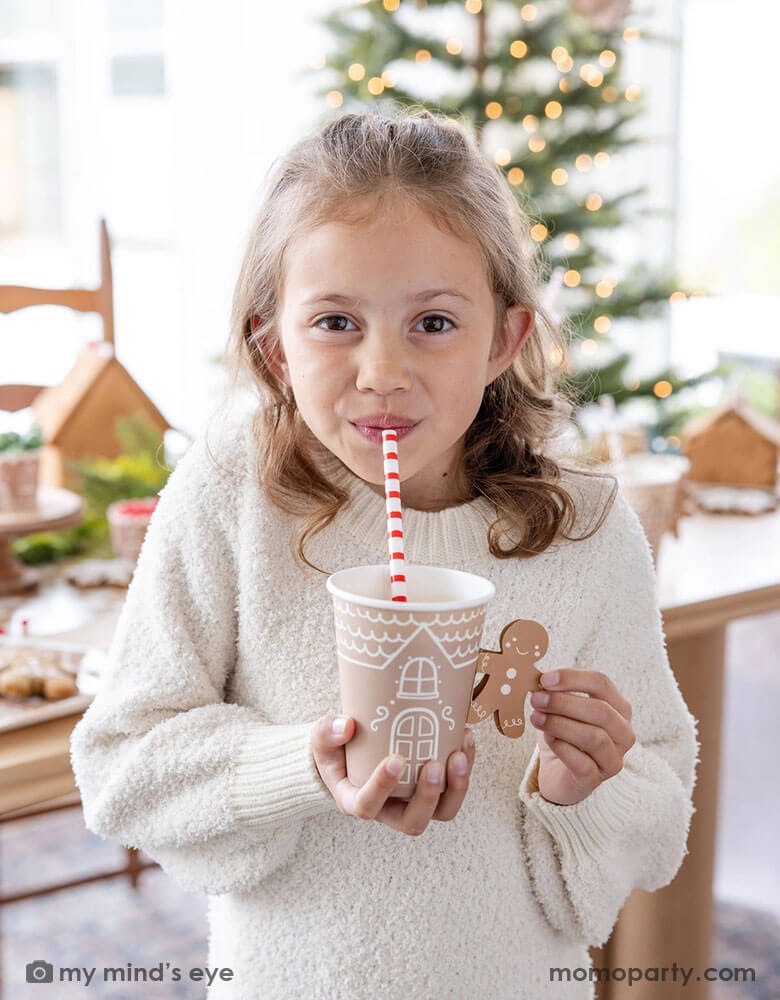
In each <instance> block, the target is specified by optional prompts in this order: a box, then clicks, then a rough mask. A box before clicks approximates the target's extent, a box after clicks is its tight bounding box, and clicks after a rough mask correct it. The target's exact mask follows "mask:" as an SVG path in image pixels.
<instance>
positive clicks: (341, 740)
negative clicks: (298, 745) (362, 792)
mask: <svg viewBox="0 0 780 1000" xmlns="http://www.w3.org/2000/svg"><path fill="white" fill-rule="evenodd" d="M344 718H346V725H345V728H344V731H343V732H342V733H337V732H336V731H335V729H334V727H333V723H334V722H336V720H337V719H344ZM354 731H355V721H354V719H352V718H350V717H349V716H343V715H341V716H340V715H324V716H323V717H322V718H321V719H318V720H317V724H316V725H315V726H314V728H313V729H312V734H311V747H312V754H313V756H314V760H315V762H316V764H317V769H318V770H319V772H320V775H321V776H322V780H323V781H324V782H325V784H326V785H327V786H328V788H329V789H330V791H331V794H332V793H333V791H334V789H335V787H336V785H338V783H339V782H340V781H341V780H342V779H343V778H346V776H347V758H346V755H345V753H344V744H345V743H348V742H349V741H350V740H351V739H352V736H353V734H354Z"/></svg>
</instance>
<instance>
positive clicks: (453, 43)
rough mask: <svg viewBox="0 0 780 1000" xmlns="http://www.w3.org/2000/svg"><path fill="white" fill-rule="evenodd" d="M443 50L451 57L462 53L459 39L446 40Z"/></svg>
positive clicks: (461, 43) (461, 44)
mask: <svg viewBox="0 0 780 1000" xmlns="http://www.w3.org/2000/svg"><path fill="white" fill-rule="evenodd" d="M444 48H445V49H446V50H447V51H448V52H449V54H450V55H451V56H458V55H460V53H461V52H462V51H463V42H462V41H461V40H460V39H459V38H448V39H447V41H446V43H445V45H444Z"/></svg>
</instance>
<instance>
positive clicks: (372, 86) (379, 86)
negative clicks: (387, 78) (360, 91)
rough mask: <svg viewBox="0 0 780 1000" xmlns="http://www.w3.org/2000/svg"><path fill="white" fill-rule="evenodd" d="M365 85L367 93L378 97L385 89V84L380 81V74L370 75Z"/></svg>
mask: <svg viewBox="0 0 780 1000" xmlns="http://www.w3.org/2000/svg"><path fill="white" fill-rule="evenodd" d="M366 87H367V89H368V92H369V94H373V96H374V97H378V96H379V95H380V94H381V93H382V91H383V90H384V89H385V85H384V84H383V83H382V78H381V77H380V76H372V77H371V79H370V80H369V81H368V83H367V84H366Z"/></svg>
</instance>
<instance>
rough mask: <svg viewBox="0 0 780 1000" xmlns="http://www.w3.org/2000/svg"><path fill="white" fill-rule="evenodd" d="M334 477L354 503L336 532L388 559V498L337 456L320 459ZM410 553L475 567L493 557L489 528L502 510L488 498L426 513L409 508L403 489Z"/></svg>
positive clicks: (414, 559) (421, 558) (424, 559)
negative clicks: (474, 561)
mask: <svg viewBox="0 0 780 1000" xmlns="http://www.w3.org/2000/svg"><path fill="white" fill-rule="evenodd" d="M320 461H321V468H322V469H323V472H324V473H325V474H326V475H327V476H328V478H329V479H330V480H331V481H332V482H334V483H337V484H338V485H339V486H342V487H343V488H345V489H346V490H347V491H348V492H349V494H350V501H349V503H348V504H347V505H346V506H345V507H344V508H343V509H342V510H341V511H340V512H339V514H338V516H337V517H336V519H335V520H334V522H333V525H332V527H333V529H335V530H337V531H339V532H340V533H342V534H343V535H346V536H347V537H348V538H349V539H350V540H351V541H352V542H353V543H354V544H355V545H358V546H359V547H360V548H362V549H364V550H365V551H366V553H368V554H370V555H371V556H373V557H375V558H376V559H377V561H381V560H383V559H386V558H387V510H386V506H385V497H384V495H383V494H380V493H375V492H374V491H373V490H372V489H371V487H370V486H368V485H367V484H366V483H365V482H364V480H362V479H361V478H360V477H359V476H356V475H355V474H354V473H353V472H352V470H351V469H349V468H348V467H347V466H346V465H344V463H343V462H341V461H340V459H338V458H337V457H336V456H335V455H333V453H332V452H327V453H326V454H325V455H323V457H322V458H321V459H320ZM401 510H402V514H403V529H404V554H405V555H406V558H407V559H408V560H409V562H417V563H423V564H428V565H432V564H441V565H453V564H456V563H466V564H468V563H470V562H472V561H473V560H475V559H479V558H482V557H484V556H486V555H487V554H488V553H489V551H490V550H489V549H488V543H487V532H488V527H489V525H490V524H492V523H493V521H495V520H496V516H497V513H496V507H495V505H494V504H493V503H492V502H491V501H490V500H488V499H487V497H483V496H480V497H477V498H476V499H475V500H470V501H469V502H468V503H464V504H457V505H456V506H453V507H446V508H445V509H444V510H437V511H426V510H416V509H415V508H412V507H406V506H404V504H403V487H402V488H401Z"/></svg>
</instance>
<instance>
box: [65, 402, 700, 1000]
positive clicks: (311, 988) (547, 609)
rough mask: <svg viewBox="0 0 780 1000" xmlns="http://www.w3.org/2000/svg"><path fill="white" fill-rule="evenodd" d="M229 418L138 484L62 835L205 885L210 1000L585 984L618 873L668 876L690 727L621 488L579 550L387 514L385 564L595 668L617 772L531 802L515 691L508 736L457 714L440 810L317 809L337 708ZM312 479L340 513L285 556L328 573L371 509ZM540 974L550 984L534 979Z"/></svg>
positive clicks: (579, 528)
mask: <svg viewBox="0 0 780 1000" xmlns="http://www.w3.org/2000/svg"><path fill="white" fill-rule="evenodd" d="M248 426H249V421H248V418H247V417H246V416H244V417H241V418H238V419H237V420H236V419H235V418H234V420H233V422H232V423H231V424H229V425H228V426H227V427H226V428H223V429H221V430H218V431H216V432H215V430H214V427H213V426H212V428H211V429H210V430H209V431H208V435H207V436H208V443H209V445H210V448H211V450H212V453H213V454H214V455H215V456H216V458H217V461H218V462H219V463H220V465H221V466H222V467H223V470H222V471H221V472H220V471H218V470H216V469H215V468H214V467H213V466H212V464H211V463H210V460H209V458H208V455H207V452H206V449H205V447H204V440H205V438H206V434H205V432H201V433H200V434H199V436H198V438H197V440H196V441H195V443H194V444H193V445H191V446H190V448H189V449H188V451H187V452H186V453H185V455H184V456H183V458H182V459H181V460H180V461H179V464H178V465H177V466H176V468H175V470H174V472H173V473H172V475H171V477H170V479H169V481H168V484H167V485H166V487H165V489H164V490H163V491H162V494H161V498H160V502H159V504H158V507H157V509H156V511H155V514H154V516H153V518H152V522H151V525H150V527H149V530H148V533H147V536H146V540H145V543H144V547H143V550H142V552H141V556H140V559H139V562H138V566H137V568H136V572H135V575H134V577H133V580H132V583H131V585H130V588H129V591H128V595H127V600H126V602H125V604H124V606H123V609H122V613H121V617H120V619H119V622H118V625H117V628H116V632H115V635H114V637H113V641H112V644H111V648H110V655H109V667H108V670H107V674H106V676H105V679H104V681H103V684H102V688H101V690H100V692H99V693H98V695H97V696H96V698H95V699H94V701H93V702H92V704H91V705H90V707H89V709H88V711H87V712H86V713H85V715H84V717H83V719H81V721H80V722H79V724H78V725H77V726H76V728H75V730H74V732H73V737H72V743H71V759H72V764H73V770H74V774H75V776H76V781H77V784H78V787H79V789H80V792H81V796H82V801H83V804H84V817H85V821H86V824H87V827H88V828H89V829H90V830H92V831H94V832H95V833H96V834H99V835H100V836H102V837H107V838H111V839H113V840H116V841H119V842H120V843H122V844H124V845H127V846H133V847H137V848H141V849H143V851H144V852H146V853H147V854H148V855H149V856H151V857H152V858H153V859H155V860H156V861H158V862H159V863H160V865H161V866H162V867H163V869H164V870H165V871H166V872H167V873H168V875H169V876H170V877H171V878H172V879H174V881H176V882H177V883H178V884H179V885H180V886H182V887H184V888H185V889H188V890H191V891H194V892H198V893H204V894H208V896H209V897H210V898H209V925H210V940H209V955H208V965H209V967H210V968H213V967H215V966H217V967H219V968H220V969H225V968H229V969H230V970H232V979H231V980H230V981H225V980H220V978H219V977H218V978H217V980H216V981H215V982H214V985H213V986H212V987H211V989H210V990H209V993H208V996H209V997H210V998H213V1000H223V998H228V997H229V998H234V1000H235V998H240V1000H276V998H285V1000H288V998H289V1000H298V998H304V997H306V998H307V1000H308V998H312V1000H317V998H322V1000H367V998H386V1000H410V998H414V1000H418V998H419V1000H439V998H441V997H457V998H461V997H462V998H464V1000H466V998H468V1000H475V998H482V997H490V998H491V1000H541V998H545V997H558V996H563V995H564V993H565V996H566V997H568V998H572V1000H585V998H591V997H593V996H594V987H593V985H592V984H590V983H589V982H588V981H587V970H588V969H589V968H590V964H591V963H590V957H589V954H588V951H587V948H588V946H591V945H596V944H602V943H603V942H604V941H606V940H607V938H608V937H609V935H610V932H611V930H612V927H613V925H614V923H615V920H616V918H617V916H618V912H619V910H620V908H621V906H622V905H623V903H624V901H625V899H626V897H627V896H628V894H629V893H630V892H631V890H632V889H633V888H634V887H637V886H638V887H641V888H642V889H646V890H649V891H652V890H654V889H658V888H660V887H661V886H665V885H667V884H668V883H669V882H670V881H671V880H672V879H673V878H674V876H675V873H676V872H677V870H678V868H679V866H680V864H681V862H682V859H683V857H684V856H685V854H686V841H687V835H688V829H689V824H690V819H691V815H692V812H693V807H692V803H691V792H692V789H693V785H694V780H695V766H696V759H697V752H698V742H697V738H696V723H695V720H694V719H693V717H692V716H691V714H690V713H689V711H688V709H687V707H686V705H685V703H684V701H683V699H682V697H681V695H680V691H679V689H678V686H677V683H676V681H675V678H674V676H673V674H672V672H671V670H670V668H669V662H668V659H667V655H666V651H665V647H664V637H663V632H662V623H661V617H660V612H659V610H658V606H657V602H656V597H655V586H654V584H655V578H654V572H653V567H652V562H651V557H650V550H649V547H648V544H647V541H646V539H645V536H644V534H643V532H642V529H641V527H640V525H639V521H638V519H637V517H636V515H635V514H634V512H633V511H632V510H631V508H630V507H629V506H628V504H627V502H626V501H625V499H624V498H623V495H622V493H621V494H619V495H618V497H617V499H616V501H615V503H614V505H613V507H612V509H611V511H610V513H609V515H608V517H607V519H606V521H605V522H604V524H603V526H602V527H601V529H600V530H599V531H598V532H597V533H596V534H595V535H594V536H592V537H591V538H589V539H587V540H586V541H577V542H569V541H566V540H563V539H560V540H558V541H556V542H555V543H554V544H553V545H552V546H551V547H550V548H548V549H547V551H546V552H544V553H543V554H542V555H540V556H537V557H534V558H532V559H496V558H495V557H494V556H492V555H491V554H490V552H489V550H488V547H487V528H488V524H489V523H490V521H491V520H493V519H494V518H495V509H494V507H493V506H492V504H490V503H489V502H488V501H487V499H486V498H484V497H480V498H479V499H478V500H475V501H473V502H472V503H469V504H464V505H461V506H458V507H452V508H448V509H445V510H442V511H438V512H425V511H419V510H413V509H411V508H404V543H405V551H406V558H407V560H409V561H410V562H417V563H431V564H439V565H444V566H450V567H453V568H456V569H465V570H468V571H470V572H473V573H477V574H479V575H481V576H485V577H487V578H489V579H490V580H492V581H493V583H494V584H495V586H496V596H495V598H494V599H493V601H492V602H491V603H490V604H489V605H488V608H487V615H486V621H485V630H484V634H483V639H482V646H483V647H485V648H492V649H496V648H498V639H499V636H500V633H501V629H502V628H503V626H504V625H505V624H506V623H508V622H509V621H511V620H512V619H515V618H530V619H533V620H535V621H538V622H540V623H541V624H542V625H543V626H544V627H545V629H546V630H547V632H548V634H549V637H550V644H549V649H548V651H547V654H546V656H545V657H544V659H543V660H541V661H540V662H539V667H540V669H542V670H544V671H550V670H554V669H555V668H557V667H580V668H585V669H594V670H601V671H603V672H605V673H606V674H608V675H609V676H610V677H611V678H612V679H613V680H614V682H615V684H616V685H617V687H618V689H619V690H620V692H621V693H622V694H623V695H624V696H625V697H626V698H627V699H628V701H629V702H630V703H631V705H632V707H633V719H632V726H633V728H634V732H635V734H636V743H635V745H634V746H633V747H632V748H631V749H630V750H629V752H628V753H627V754H626V756H625V758H624V766H623V770H622V771H620V773H619V774H617V775H616V776H615V777H613V778H611V779H609V780H607V781H606V782H604V783H603V784H602V785H600V786H599V787H598V788H597V789H596V790H595V791H594V792H593V793H592V794H591V795H589V796H588V797H587V798H586V799H584V800H583V801H582V802H579V803H577V804H576V805H570V806H560V805H556V804H554V803H551V802H548V801H547V800H545V799H544V798H542V797H541V795H540V794H539V791H538V786H537V784H536V782H535V776H536V774H537V769H538V748H537V745H536V738H535V733H536V730H535V729H534V727H533V726H532V724H531V723H530V721H528V716H529V715H530V712H531V707H530V699H527V700H526V708H525V711H526V728H525V731H524V733H523V736H522V737H520V738H519V739H508V738H506V737H504V736H501V735H500V733H499V732H498V731H497V729H496V727H495V725H494V724H493V722H492V719H489V720H488V721H486V722H483V723H482V724H480V725H477V726H475V727H474V734H475V737H476V760H475V763H474V769H473V773H472V777H471V784H470V787H469V790H468V793H467V795H466V798H465V801H464V803H463V805H462V806H461V809H460V811H459V812H458V814H457V816H456V817H455V819H454V820H452V821H451V822H448V823H445V822H437V821H431V823H430V824H429V825H428V827H427V829H426V830H425V832H424V833H423V834H422V835H421V836H419V837H412V836H406V835H404V834H401V833H398V832H397V831H395V830H393V829H391V828H390V827H388V826H385V825H383V824H381V823H378V822H375V821H367V820H360V819H356V818H353V817H350V816H345V815H343V814H342V813H341V812H340V811H339V809H338V807H337V805H336V803H335V801H334V800H333V798H332V796H331V794H330V792H329V791H328V789H327V788H326V786H325V785H324V783H323V782H322V780H321V779H320V777H319V774H318V771H317V769H316V766H315V764H314V760H313V757H312V753H311V747H310V731H311V727H312V724H313V723H314V722H315V720H317V719H318V718H320V716H322V715H326V714H328V713H335V712H338V711H339V708H340V702H339V684H338V670H337V661H336V645H335V632H334V623H333V609H332V598H331V596H330V594H329V593H328V592H327V591H326V588H325V579H326V577H325V576H324V575H323V574H321V573H317V572H316V571H315V570H312V569H309V568H308V567H306V568H305V569H301V568H299V567H298V566H296V565H295V563H294V561H293V558H292V555H291V545H292V542H293V540H294V538H295V537H296V532H295V530H294V529H295V528H296V519H295V518H294V517H293V516H292V515H289V514H286V513H284V512H282V511H280V510H278V509H277V508H276V507H274V506H273V505H271V504H269V503H268V501H267V500H266V499H265V497H264V495H263V492H262V490H261V488H260V487H259V486H258V485H257V483H256V481H255V478H254V462H253V458H252V455H251V450H252V447H251V439H250V437H249V435H248ZM326 470H327V471H328V472H329V474H331V475H332V476H334V478H336V479H338V481H339V482H340V483H343V484H345V485H347V486H348V487H349V489H350V491H351V501H350V504H349V506H348V508H347V509H344V510H342V511H341V513H340V514H339V516H338V517H337V518H336V519H335V521H334V522H333V523H332V524H331V525H329V527H328V528H327V529H325V531H323V532H320V533H319V534H318V535H315V536H314V539H313V541H312V542H310V544H309V545H308V546H307V549H306V554H307V557H308V558H309V559H310V560H311V561H312V562H314V563H315V564H316V565H318V566H320V567H321V568H323V569H324V570H326V571H327V572H328V573H330V572H334V571H336V570H338V569H342V568H344V567H348V566H353V565H357V564H363V563H379V562H383V561H384V560H385V559H386V558H387V547H386V535H385V523H386V522H385V501H384V497H383V496H382V495H380V494H379V493H375V492H374V491H373V490H371V489H370V488H369V487H368V486H367V485H366V484H365V483H364V482H363V481H362V480H360V479H358V478H357V477H355V476H354V475H353V474H352V473H351V472H350V471H349V470H348V469H347V468H346V467H345V466H343V465H342V464H341V463H340V462H339V461H338V460H337V459H335V457H333V456H329V458H328V459H327V460H326ZM566 483H567V485H568V486H569V488H570V489H571V490H572V491H573V492H574V496H575V499H577V500H578V503H579V504H580V508H581V511H582V516H581V520H580V521H579V522H578V524H577V525H576V526H575V528H574V529H573V530H571V531H570V532H569V534H573V535H579V534H583V533H584V532H585V531H587V530H588V529H589V527H592V526H593V523H595V521H594V519H595V517H596V516H597V515H598V511H599V510H600V506H599V504H600V503H602V502H603V500H604V499H605V497H606V496H607V494H608V488H609V486H610V485H611V484H610V483H609V482H608V481H603V480H597V479H591V478H587V477H584V476H579V475H576V476H575V475H567V477H566ZM402 489H403V487H402ZM504 544H506V542H504ZM561 967H563V968H564V969H568V970H570V975H571V981H570V982H569V983H568V985H566V986H561V985H560V983H559V982H557V981H555V980H554V981H552V982H551V981H550V976H551V973H550V969H551V968H555V969H559V968H561ZM577 970H580V971H579V972H578V971H577ZM582 970H585V977H586V981H585V982H583V981H582V980H581V979H580V977H581V976H582V974H583V973H582Z"/></svg>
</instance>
